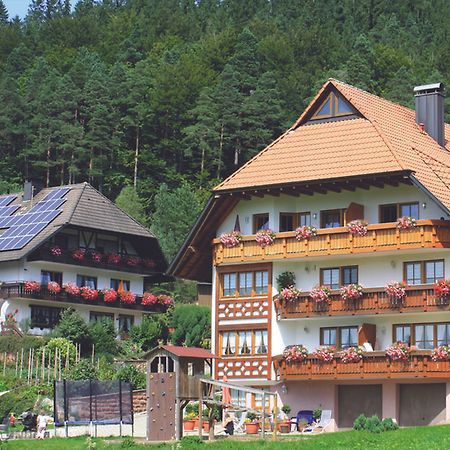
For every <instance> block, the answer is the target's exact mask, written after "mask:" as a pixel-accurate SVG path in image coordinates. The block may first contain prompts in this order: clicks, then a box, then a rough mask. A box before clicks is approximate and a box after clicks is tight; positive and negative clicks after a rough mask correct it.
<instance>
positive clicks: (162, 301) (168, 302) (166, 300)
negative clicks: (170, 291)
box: [157, 294, 173, 308]
mask: <svg viewBox="0 0 450 450" xmlns="http://www.w3.org/2000/svg"><path fill="white" fill-rule="evenodd" d="M157 304H158V305H161V306H164V307H166V308H168V307H169V306H172V305H173V298H172V297H171V296H170V295H167V294H160V295H158V302H157Z"/></svg>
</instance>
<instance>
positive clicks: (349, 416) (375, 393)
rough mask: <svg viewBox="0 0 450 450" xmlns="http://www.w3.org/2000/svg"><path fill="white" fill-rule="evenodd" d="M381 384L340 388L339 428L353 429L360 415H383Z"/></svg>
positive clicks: (343, 386)
mask: <svg viewBox="0 0 450 450" xmlns="http://www.w3.org/2000/svg"><path fill="white" fill-rule="evenodd" d="M381 402H382V388H381V384H364V385H352V386H347V385H341V386H338V427H339V428H351V427H352V426H353V422H354V421H355V419H356V418H357V417H358V416H359V415H360V414H365V415H366V416H373V415H374V414H376V415H377V416H378V417H381V414H382V408H381V406H382V404H381Z"/></svg>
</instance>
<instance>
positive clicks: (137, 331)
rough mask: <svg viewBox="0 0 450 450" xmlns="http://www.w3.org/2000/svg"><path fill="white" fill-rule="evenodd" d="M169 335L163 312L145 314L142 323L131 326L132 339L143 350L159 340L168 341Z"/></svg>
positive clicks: (146, 349) (155, 344) (154, 345)
mask: <svg viewBox="0 0 450 450" xmlns="http://www.w3.org/2000/svg"><path fill="white" fill-rule="evenodd" d="M168 336H169V331H168V328H167V323H166V321H165V319H164V315H163V314H157V315H156V316H145V317H143V318H142V322H141V324H140V325H135V326H133V327H131V331H130V341H131V342H132V343H134V344H137V345H139V346H140V348H141V349H142V350H143V351H148V350H151V349H152V348H154V347H156V346H157V345H158V340H159V339H162V340H163V341H166V340H167V338H168Z"/></svg>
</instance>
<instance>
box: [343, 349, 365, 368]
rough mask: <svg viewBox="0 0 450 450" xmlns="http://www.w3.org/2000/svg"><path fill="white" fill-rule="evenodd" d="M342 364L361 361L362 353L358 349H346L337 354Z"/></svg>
mask: <svg viewBox="0 0 450 450" xmlns="http://www.w3.org/2000/svg"><path fill="white" fill-rule="evenodd" d="M338 356H339V358H341V362H343V363H344V364H350V363H357V362H359V361H361V360H362V358H363V352H362V350H361V349H360V348H359V347H348V348H346V349H344V350H341V351H340V352H339V353H338Z"/></svg>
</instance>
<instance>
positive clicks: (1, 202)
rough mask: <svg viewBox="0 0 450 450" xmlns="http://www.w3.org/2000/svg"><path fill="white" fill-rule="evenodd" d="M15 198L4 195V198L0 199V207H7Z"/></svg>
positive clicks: (14, 196)
mask: <svg viewBox="0 0 450 450" xmlns="http://www.w3.org/2000/svg"><path fill="white" fill-rule="evenodd" d="M16 198H17V195H5V196H4V197H0V206H6V205H9V204H10V203H11V202H12V201H13V200H15V199H16Z"/></svg>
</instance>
